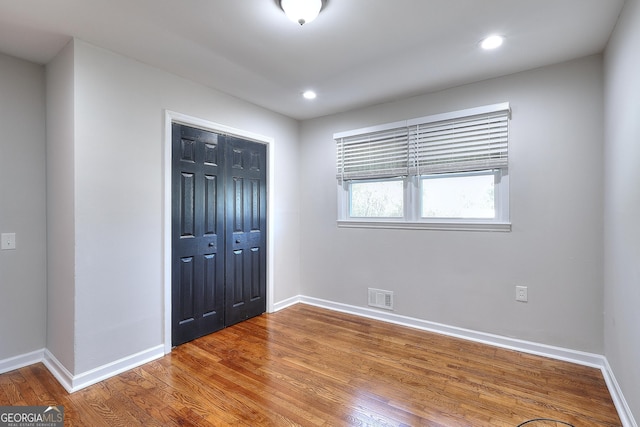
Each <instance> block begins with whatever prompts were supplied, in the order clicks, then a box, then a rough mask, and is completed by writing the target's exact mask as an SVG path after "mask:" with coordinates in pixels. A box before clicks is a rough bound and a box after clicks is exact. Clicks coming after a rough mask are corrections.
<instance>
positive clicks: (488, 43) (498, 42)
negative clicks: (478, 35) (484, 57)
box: [480, 35, 504, 50]
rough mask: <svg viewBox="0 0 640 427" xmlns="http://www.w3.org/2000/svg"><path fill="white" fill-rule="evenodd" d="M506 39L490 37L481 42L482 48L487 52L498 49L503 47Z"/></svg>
mask: <svg viewBox="0 0 640 427" xmlns="http://www.w3.org/2000/svg"><path fill="white" fill-rule="evenodd" d="M502 42H504V38H503V37H502V36H495V35H494V36H489V37H487V38H486V39H484V40H482V42H480V47H482V48H483V49H485V50H491V49H497V48H499V47H500V46H502Z"/></svg>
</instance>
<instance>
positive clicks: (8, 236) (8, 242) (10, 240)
mask: <svg viewBox="0 0 640 427" xmlns="http://www.w3.org/2000/svg"><path fill="white" fill-rule="evenodd" d="M0 240H2V250H7V249H15V248H16V233H2V235H1V239H0Z"/></svg>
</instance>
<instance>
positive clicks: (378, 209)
mask: <svg viewBox="0 0 640 427" xmlns="http://www.w3.org/2000/svg"><path fill="white" fill-rule="evenodd" d="M509 116H510V109H509V104H508V103H503V104H496V105H489V106H485V107H478V108H473V109H469V110H463V111H458V112H453V113H446V114H440V115H435V116H429V117H422V118H418V119H411V120H407V121H403V122H396V123H389V124H385V125H380V126H375V127H370V128H366V129H359V130H355V131H349V132H342V133H339V134H335V135H334V139H335V141H336V144H337V179H338V195H339V217H338V220H339V221H338V223H339V225H341V226H355V227H387V228H389V227H390V228H443V229H471V230H491V231H494V230H499V231H508V230H509V229H510V225H509V209H508V207H509V203H508V195H509V181H508V145H509V144H508V142H509V141H508V139H509V138H508V136H509V118H510V117H509Z"/></svg>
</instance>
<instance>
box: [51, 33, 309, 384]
mask: <svg viewBox="0 0 640 427" xmlns="http://www.w3.org/2000/svg"><path fill="white" fill-rule="evenodd" d="M74 67H75V68H74V70H73V72H74V87H73V89H74V99H75V103H74V124H73V126H74V146H73V150H74V156H75V157H74V168H75V176H74V177H73V187H74V200H73V203H74V205H75V206H74V207H73V212H74V214H75V223H74V230H75V244H76V247H75V298H76V301H75V310H76V311H75V329H74V331H75V332H74V349H75V362H74V366H72V367H70V366H65V367H66V368H67V369H69V370H70V371H71V373H72V374H75V375H79V374H82V373H85V372H87V371H89V370H91V369H94V368H97V367H100V366H103V365H105V364H108V363H110V362H113V361H115V360H118V359H121V358H124V357H127V356H130V355H132V354H135V353H137V352H141V351H145V350H147V349H149V348H152V347H155V346H158V345H161V344H162V343H163V338H164V335H163V319H164V312H163V308H164V302H163V292H164V290H163V283H164V282H163V276H162V273H163V264H162V262H163V248H162V232H163V200H162V196H163V175H164V172H163V165H162V159H163V156H162V154H163V151H162V150H163V144H164V135H163V130H164V111H165V109H168V110H172V111H176V112H180V113H183V114H187V115H191V116H195V117H198V118H201V119H205V120H209V121H213V122H216V123H221V124H224V125H226V126H230V127H233V128H237V129H242V130H245V131H249V132H253V133H256V134H261V135H265V136H269V137H272V138H274V140H275V142H274V144H273V145H274V152H275V156H276V158H275V169H276V170H275V183H274V188H275V205H276V206H275V216H276V218H275V230H273V231H274V236H275V242H276V243H275V257H276V261H275V267H274V276H275V287H276V288H275V299H276V301H279V300H282V299H286V298H289V297H292V296H295V295H297V294H298V283H299V243H298V242H299V241H298V235H299V208H298V206H299V201H298V197H297V195H298V194H299V192H298V182H297V179H296V177H297V176H298V168H297V163H296V161H295V159H296V158H297V157H298V137H299V128H298V123H297V122H296V121H294V120H292V119H289V118H286V117H284V116H281V115H278V114H275V113H272V112H269V111H267V110H264V109H262V108H260V107H257V106H254V105H252V104H248V103H246V102H244V101H240V100H238V99H236V98H233V97H230V96H227V95H225V94H223V93H221V92H217V91H214V90H212V89H209V88H206V87H204V86H201V85H198V84H195V83H192V82H190V81H187V80H184V79H182V78H179V77H177V76H175V75H171V74H168V73H166V72H164V71H161V70H158V69H156V68H153V67H150V66H147V65H145V64H142V63H140V62H137V61H134V60H131V59H128V58H125V57H123V56H120V55H117V54H114V53H111V52H108V51H105V50H102V49H100V48H97V47H94V46H92V45H89V44H87V43H84V42H82V41H78V40H76V41H75V42H74ZM59 173H63V172H62V171H59ZM59 220H61V219H60V218H59ZM53 226H55V224H53ZM67 273H70V272H67ZM54 355H56V354H55V353H54ZM56 356H57V355H56Z"/></svg>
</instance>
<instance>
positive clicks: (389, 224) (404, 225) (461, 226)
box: [338, 220, 511, 232]
mask: <svg viewBox="0 0 640 427" xmlns="http://www.w3.org/2000/svg"><path fill="white" fill-rule="evenodd" d="M338 228H386V229H395V230H450V231H489V232H496V231H497V232H510V231H511V223H510V222H447V221H440V222H435V221H431V222H407V221H355V220H338Z"/></svg>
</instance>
